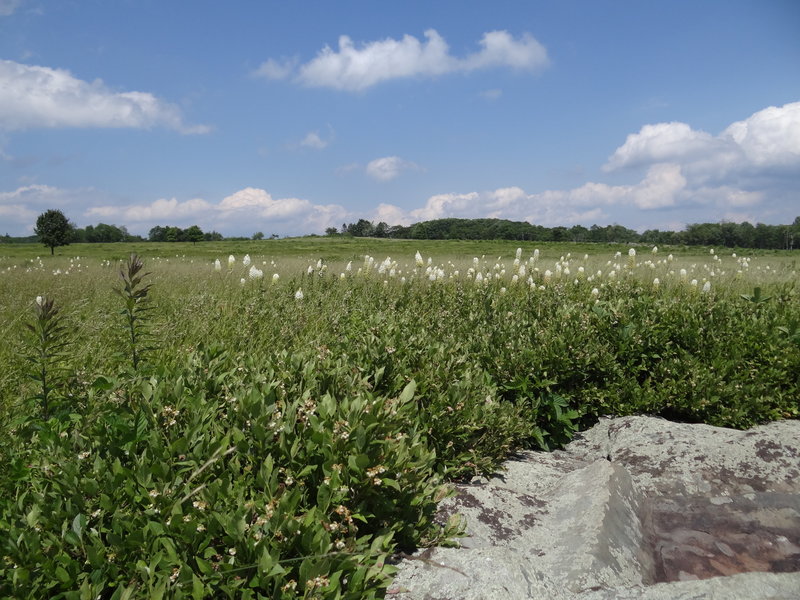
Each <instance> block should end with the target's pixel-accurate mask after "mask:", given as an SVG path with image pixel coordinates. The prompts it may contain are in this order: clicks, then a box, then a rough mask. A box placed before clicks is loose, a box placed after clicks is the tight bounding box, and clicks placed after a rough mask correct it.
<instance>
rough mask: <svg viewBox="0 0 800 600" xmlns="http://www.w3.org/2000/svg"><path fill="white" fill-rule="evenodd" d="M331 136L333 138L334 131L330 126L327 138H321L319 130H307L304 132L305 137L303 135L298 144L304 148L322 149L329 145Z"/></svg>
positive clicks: (331, 139)
mask: <svg viewBox="0 0 800 600" xmlns="http://www.w3.org/2000/svg"><path fill="white" fill-rule="evenodd" d="M333 138H334V133H333V128H332V127H328V137H327V139H325V138H323V137H322V136H321V135H320V134H319V131H309V132H308V133H307V134H306V137H304V138H303V139H302V140H301V141H300V146H302V147H304V148H312V149H314V150H323V149H324V148H327V147H328V146H330V145H331V142H333Z"/></svg>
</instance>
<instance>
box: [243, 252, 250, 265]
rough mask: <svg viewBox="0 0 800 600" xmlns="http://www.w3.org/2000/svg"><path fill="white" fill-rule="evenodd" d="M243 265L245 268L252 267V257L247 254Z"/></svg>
mask: <svg viewBox="0 0 800 600" xmlns="http://www.w3.org/2000/svg"><path fill="white" fill-rule="evenodd" d="M242 264H243V265H244V266H245V267H249V266H250V255H249V254H245V255H244V258H243V259H242Z"/></svg>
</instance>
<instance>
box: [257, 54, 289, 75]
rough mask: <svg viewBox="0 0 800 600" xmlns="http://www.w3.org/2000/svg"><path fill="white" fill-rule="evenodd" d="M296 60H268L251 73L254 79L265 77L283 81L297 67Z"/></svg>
mask: <svg viewBox="0 0 800 600" xmlns="http://www.w3.org/2000/svg"><path fill="white" fill-rule="evenodd" d="M297 63H298V60H297V59H296V58H283V59H280V60H276V59H274V58H270V59H268V60H266V61H264V62H263V63H261V66H259V67H258V69H256V70H255V71H253V75H254V76H256V77H266V78H267V79H285V78H287V77H289V75H291V74H292V72H293V71H294V68H295V67H296V66H297Z"/></svg>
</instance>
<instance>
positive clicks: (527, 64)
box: [254, 29, 549, 92]
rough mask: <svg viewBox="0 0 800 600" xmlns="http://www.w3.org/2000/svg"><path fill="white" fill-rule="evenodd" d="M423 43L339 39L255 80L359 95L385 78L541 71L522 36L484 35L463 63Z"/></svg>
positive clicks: (541, 61)
mask: <svg viewBox="0 0 800 600" xmlns="http://www.w3.org/2000/svg"><path fill="white" fill-rule="evenodd" d="M424 35H425V41H420V40H419V39H417V38H415V37H414V36H411V35H404V36H403V37H402V39H399V40H396V39H392V38H387V39H384V40H379V41H373V42H367V43H364V44H362V45H361V46H359V47H357V46H356V45H355V44H354V42H353V40H352V39H350V37H348V36H346V35H343V36H341V37H340V38H339V46H338V50H333V49H332V48H330V47H329V46H325V47H324V48H323V49H322V50H321V51H320V52H319V53H318V54H317V56H316V57H315V58H313V59H312V60H310V61H309V62H307V63H305V64H303V65H300V66H299V68H298V67H297V65H296V62H293V61H292V60H286V59H284V60H281V61H277V60H275V59H269V60H267V61H266V62H264V63H263V64H262V65H261V66H260V67H259V68H258V69H257V70H256V71H255V72H254V74H255V75H259V76H263V77H266V78H269V79H283V78H288V77H290V76H291V75H292V74H294V79H295V80H296V81H297V82H299V83H302V84H304V85H307V86H311V87H329V88H333V89H337V90H345V91H351V92H354V91H363V90H365V89H367V88H369V87H372V86H373V85H376V84H378V83H381V82H383V81H388V80H391V79H401V78H408V77H435V76H437V75H443V74H446V73H452V72H469V71H474V70H476V69H486V68H493V67H511V68H513V69H518V70H525V71H534V70H537V69H540V68H543V67H545V66H547V64H548V63H549V60H548V58H547V50H546V49H545V48H544V46H542V45H541V44H540V43H539V42H538V41H537V40H536V39H535V38H534V37H533V36H531V35H530V34H528V33H525V34H523V35H522V36H520V37H519V38H518V39H515V38H514V37H513V36H512V35H511V34H509V33H508V32H507V31H490V32H488V33H485V34H484V35H483V37H482V38H481V40H480V45H481V50H480V51H478V52H475V53H473V54H470V55H468V56H466V57H464V58H458V57H455V56H453V55H451V54H450V49H449V47H448V45H447V42H445V40H444V38H442V36H441V35H439V33H438V32H437V31H436V30H435V29H428V30H427V31H425V34H424Z"/></svg>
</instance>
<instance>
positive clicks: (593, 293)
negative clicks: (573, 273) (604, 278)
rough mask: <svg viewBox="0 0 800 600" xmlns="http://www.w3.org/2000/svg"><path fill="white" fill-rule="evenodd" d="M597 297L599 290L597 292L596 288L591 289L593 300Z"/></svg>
mask: <svg viewBox="0 0 800 600" xmlns="http://www.w3.org/2000/svg"><path fill="white" fill-rule="evenodd" d="M599 295H600V290H598V289H597V288H592V296H593V297H594V298H597V297H598V296H599Z"/></svg>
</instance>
